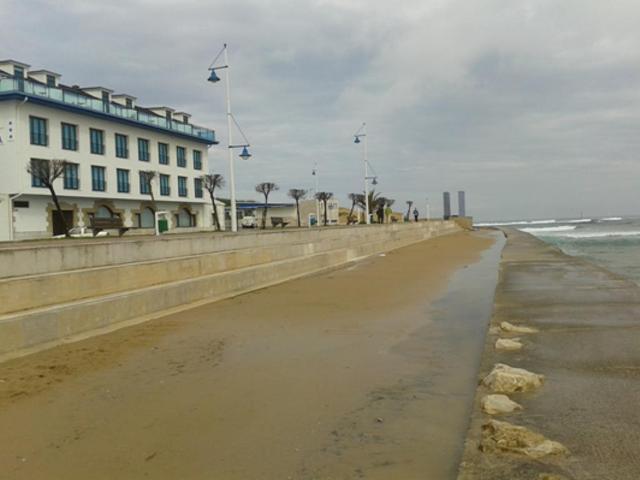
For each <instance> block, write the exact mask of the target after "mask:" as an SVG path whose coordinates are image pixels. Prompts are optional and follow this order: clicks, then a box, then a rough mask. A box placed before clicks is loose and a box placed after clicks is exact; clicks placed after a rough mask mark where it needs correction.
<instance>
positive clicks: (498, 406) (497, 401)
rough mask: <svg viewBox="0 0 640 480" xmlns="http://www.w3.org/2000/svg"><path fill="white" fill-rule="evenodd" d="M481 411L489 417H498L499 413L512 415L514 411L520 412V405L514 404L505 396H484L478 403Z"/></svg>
mask: <svg viewBox="0 0 640 480" xmlns="http://www.w3.org/2000/svg"><path fill="white" fill-rule="evenodd" d="M480 403H481V405H482V410H484V412H485V413H488V414H489V415H498V414H500V413H512V412H514V411H516V410H522V405H520V404H519V403H516V402H514V401H513V400H511V399H510V398H509V397H507V396H506V395H501V394H493V395H486V396H485V397H483V398H482V400H481V401H480Z"/></svg>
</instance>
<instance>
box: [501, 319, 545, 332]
mask: <svg viewBox="0 0 640 480" xmlns="http://www.w3.org/2000/svg"><path fill="white" fill-rule="evenodd" d="M500 329H501V330H502V331H503V332H509V333H537V332H538V330H536V329H535V328H531V327H523V326H521V325H514V324H512V323H509V322H501V323H500Z"/></svg>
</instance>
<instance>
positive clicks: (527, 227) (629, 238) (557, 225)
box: [475, 216, 640, 284]
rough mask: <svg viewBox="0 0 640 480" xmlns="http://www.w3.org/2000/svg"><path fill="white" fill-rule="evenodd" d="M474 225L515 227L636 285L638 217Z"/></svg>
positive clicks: (639, 260) (639, 247) (639, 242)
mask: <svg viewBox="0 0 640 480" xmlns="http://www.w3.org/2000/svg"><path fill="white" fill-rule="evenodd" d="M475 226H477V227H482V226H496V227H499V226H509V227H512V228H517V229H518V230H522V231H523V232H528V233H530V234H532V235H535V236H536V237H538V238H540V239H541V240H543V241H545V242H547V243H550V244H551V245H555V246H556V247H558V248H560V249H561V250H562V251H563V252H564V253H566V254H567V255H572V256H577V257H583V258H585V259H587V260H590V261H591V262H593V263H596V264H598V265H600V266H602V267H605V268H607V269H608V270H611V271H613V272H616V273H618V274H620V275H624V276H625V277H627V278H630V279H631V280H633V281H635V282H636V283H638V284H640V217H614V216H611V217H601V218H569V219H556V218H553V219H541V220H513V221H500V222H480V223H476V224H475Z"/></svg>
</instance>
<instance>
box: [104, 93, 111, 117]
mask: <svg viewBox="0 0 640 480" xmlns="http://www.w3.org/2000/svg"><path fill="white" fill-rule="evenodd" d="M109 103H111V99H110V98H109V92H102V109H103V110H104V111H105V112H107V113H108V112H109Z"/></svg>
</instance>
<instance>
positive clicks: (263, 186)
mask: <svg viewBox="0 0 640 480" xmlns="http://www.w3.org/2000/svg"><path fill="white" fill-rule="evenodd" d="M276 190H280V187H278V185H276V184H275V183H273V182H263V183H259V184H258V185H256V192H258V193H261V194H262V195H264V209H263V210H262V228H263V229H265V228H267V209H268V208H269V194H270V193H271V192H274V191H276Z"/></svg>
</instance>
